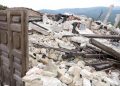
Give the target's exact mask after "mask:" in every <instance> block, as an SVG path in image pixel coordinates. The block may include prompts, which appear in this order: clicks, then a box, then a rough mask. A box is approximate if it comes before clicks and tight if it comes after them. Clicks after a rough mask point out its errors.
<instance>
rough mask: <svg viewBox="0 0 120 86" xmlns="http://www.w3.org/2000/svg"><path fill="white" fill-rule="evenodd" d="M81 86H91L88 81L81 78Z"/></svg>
mask: <svg viewBox="0 0 120 86" xmlns="http://www.w3.org/2000/svg"><path fill="white" fill-rule="evenodd" d="M83 86H92V85H91V82H90V80H89V79H87V78H83Z"/></svg>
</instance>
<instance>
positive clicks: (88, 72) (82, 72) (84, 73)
mask: <svg viewBox="0 0 120 86" xmlns="http://www.w3.org/2000/svg"><path fill="white" fill-rule="evenodd" d="M80 74H81V75H82V77H85V78H88V79H91V78H92V73H91V72H90V71H88V70H86V69H82V70H81V71H80Z"/></svg>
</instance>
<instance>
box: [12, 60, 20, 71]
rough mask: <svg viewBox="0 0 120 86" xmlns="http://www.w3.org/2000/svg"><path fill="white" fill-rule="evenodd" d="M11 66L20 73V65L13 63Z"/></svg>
mask: <svg viewBox="0 0 120 86" xmlns="http://www.w3.org/2000/svg"><path fill="white" fill-rule="evenodd" d="M13 66H14V68H15V69H16V70H18V71H20V72H22V65H21V64H18V63H16V62H13Z"/></svg>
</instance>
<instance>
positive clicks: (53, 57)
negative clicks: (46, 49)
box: [48, 53, 57, 61]
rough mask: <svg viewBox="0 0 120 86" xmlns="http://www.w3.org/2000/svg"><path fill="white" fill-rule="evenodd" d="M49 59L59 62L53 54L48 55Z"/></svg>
mask: <svg viewBox="0 0 120 86" xmlns="http://www.w3.org/2000/svg"><path fill="white" fill-rule="evenodd" d="M48 58H50V59H53V60H55V61H56V60H57V55H56V54H55V53H52V54H49V55H48Z"/></svg>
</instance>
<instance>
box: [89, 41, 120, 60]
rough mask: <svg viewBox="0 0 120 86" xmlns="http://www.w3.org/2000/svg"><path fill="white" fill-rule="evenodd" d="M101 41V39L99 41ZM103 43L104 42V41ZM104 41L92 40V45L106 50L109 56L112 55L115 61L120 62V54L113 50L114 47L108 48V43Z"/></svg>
mask: <svg viewBox="0 0 120 86" xmlns="http://www.w3.org/2000/svg"><path fill="white" fill-rule="evenodd" d="M99 40H100V39H99ZM102 41H103V40H102ZM102 41H98V40H96V39H90V41H89V42H90V43H91V44H93V45H94V46H96V47H98V48H100V49H102V50H104V51H105V52H107V53H108V54H110V55H112V56H113V57H114V58H115V59H118V60H120V52H119V51H118V50H116V49H115V48H113V47H112V46H108V44H107V43H104V42H102Z"/></svg>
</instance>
